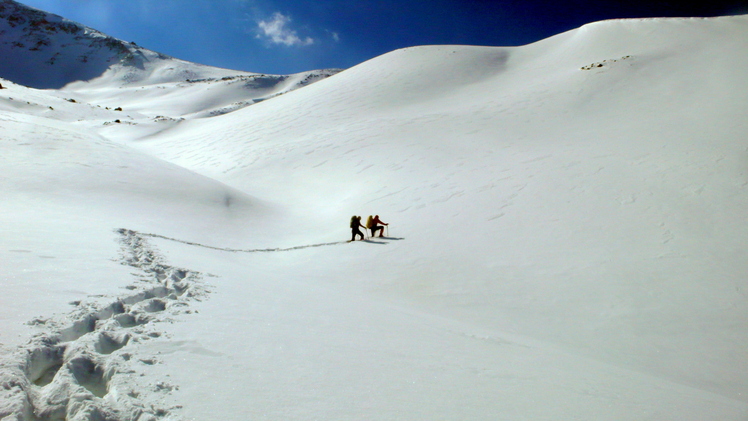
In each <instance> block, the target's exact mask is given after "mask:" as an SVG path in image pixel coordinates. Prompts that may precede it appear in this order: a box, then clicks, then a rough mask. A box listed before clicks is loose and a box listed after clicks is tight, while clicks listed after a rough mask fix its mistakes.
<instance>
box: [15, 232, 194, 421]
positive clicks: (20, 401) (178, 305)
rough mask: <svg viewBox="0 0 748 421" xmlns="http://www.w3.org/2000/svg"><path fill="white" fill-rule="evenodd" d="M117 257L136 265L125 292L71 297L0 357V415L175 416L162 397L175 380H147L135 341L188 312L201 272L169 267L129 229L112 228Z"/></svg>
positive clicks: (48, 418)
mask: <svg viewBox="0 0 748 421" xmlns="http://www.w3.org/2000/svg"><path fill="white" fill-rule="evenodd" d="M116 232H117V233H118V234H119V236H120V238H119V241H120V243H121V244H122V249H121V253H122V255H121V257H120V260H121V263H122V264H124V265H128V266H131V267H133V268H135V269H137V270H138V272H137V273H133V275H134V276H136V277H137V281H136V282H135V283H134V284H132V285H129V286H127V289H128V290H130V292H129V293H128V294H126V295H123V296H120V297H114V298H112V297H109V298H106V297H90V299H91V302H87V301H83V302H73V303H71V304H73V305H75V306H76V308H75V309H74V310H73V311H71V312H70V313H68V314H65V315H58V316H53V317H51V318H49V319H42V318H37V319H34V320H32V321H31V322H29V324H31V325H36V326H38V327H40V328H41V329H42V330H41V332H40V333H38V334H36V335H35V336H34V337H33V338H32V339H31V340H30V341H29V343H28V344H26V345H23V346H20V347H18V348H17V349H16V350H15V351H13V352H11V353H10V354H8V355H3V356H0V419H2V420H7V421H58V420H66V421H76V420H107V421H158V420H162V419H179V416H178V414H175V413H174V409H177V408H178V407H167V405H166V404H165V403H164V397H165V394H168V393H170V392H171V391H172V390H174V389H178V387H177V386H173V385H170V384H168V383H166V382H164V381H159V382H157V383H155V384H149V383H148V381H147V380H145V377H142V374H143V369H144V368H147V366H148V365H152V364H153V363H154V362H156V360H154V359H153V358H139V357H138V356H137V352H138V344H142V343H144V342H146V341H148V340H152V339H154V338H158V337H161V336H163V335H164V333H163V332H161V331H159V329H158V323H161V322H169V321H172V319H171V317H172V316H176V315H178V314H183V313H192V310H190V309H189V305H190V304H189V303H190V302H191V301H195V300H201V299H203V298H205V297H206V296H207V294H208V293H209V291H208V290H207V289H206V287H205V286H204V284H203V283H202V280H201V279H202V276H201V274H200V273H198V272H195V271H192V270H189V269H183V268H177V267H173V266H170V265H168V264H167V263H166V261H165V260H164V259H163V258H162V257H161V256H160V255H159V254H158V253H157V252H156V250H155V249H154V248H152V247H151V246H150V245H149V244H148V242H147V240H146V239H145V238H144V237H143V236H142V235H140V234H138V233H137V232H135V231H132V230H126V229H119V230H117V231H116Z"/></svg>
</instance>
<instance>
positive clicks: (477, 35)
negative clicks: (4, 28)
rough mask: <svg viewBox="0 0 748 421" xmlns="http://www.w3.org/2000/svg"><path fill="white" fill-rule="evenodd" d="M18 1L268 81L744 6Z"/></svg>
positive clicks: (745, 8) (724, 0)
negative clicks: (269, 76) (426, 51)
mask: <svg viewBox="0 0 748 421" xmlns="http://www.w3.org/2000/svg"><path fill="white" fill-rule="evenodd" d="M23 3H24V4H27V5H29V6H32V7H36V8H39V9H42V10H45V11H48V12H52V13H56V14H58V15H61V16H65V17H66V18H68V19H71V20H74V21H76V22H80V23H82V24H84V25H87V26H90V27H92V28H96V29H98V30H100V31H102V32H104V33H106V34H109V35H111V36H114V37H116V38H120V39H122V40H125V41H132V42H136V43H137V44H139V45H142V46H144V47H146V48H149V49H151V50H154V51H159V52H161V53H164V54H168V55H171V56H174V57H177V58H180V59H183V60H188V61H192V62H196V63H201V64H207V65H211V66H217V67H223V68H229V69H236V70H244V71H251V72H260V73H273V74H291V73H298V72H302V71H307V70H312V69H323V68H349V67H352V66H354V65H356V64H359V63H361V62H363V61H366V60H368V59H370V58H373V57H375V56H378V55H381V54H384V53H387V52H389V51H392V50H395V49H398V48H403V47H409V46H415V45H448V44H463V45H481V46H516V45H524V44H529V43H532V42H535V41H539V40H541V39H544V38H547V37H550V36H552V35H555V34H558V33H561V32H564V31H568V30H571V29H574V28H577V27H579V26H582V25H584V24H586V23H589V22H594V21H599V20H604V19H615V18H645V17H690V16H698V17H708V16H722V15H732V14H742V13H748V0H714V1H695V2H693V1H692V2H682V1H664V0H660V1H624V0H620V1H619V0H616V1H595V0H575V1H566V2H559V1H549V0H525V1H516V0H511V1H506V0H505V1H479V0H469V1H458V0H434V1H429V2H407V1H394V0H376V1H375V0H362V1H342V0H332V1H324V2H310V1H303V2H298V1H290V0H219V1H213V0H193V1H189V2H185V1H181V0H133V1H128V2H127V3H122V2H115V1H109V0H89V1H78V0H76V1H71V0H25V1H23Z"/></svg>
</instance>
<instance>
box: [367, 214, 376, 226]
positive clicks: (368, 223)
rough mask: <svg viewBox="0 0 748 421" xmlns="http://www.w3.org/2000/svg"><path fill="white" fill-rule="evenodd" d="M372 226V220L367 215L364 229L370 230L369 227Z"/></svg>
mask: <svg viewBox="0 0 748 421" xmlns="http://www.w3.org/2000/svg"><path fill="white" fill-rule="evenodd" d="M373 226H374V218H373V217H372V216H371V215H369V217H368V218H367V219H366V228H367V229H371V227H373Z"/></svg>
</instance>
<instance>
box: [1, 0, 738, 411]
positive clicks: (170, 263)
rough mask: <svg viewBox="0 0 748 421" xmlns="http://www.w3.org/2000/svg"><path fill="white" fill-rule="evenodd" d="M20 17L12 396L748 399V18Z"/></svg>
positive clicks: (473, 401) (9, 112) (27, 407)
mask: <svg viewBox="0 0 748 421" xmlns="http://www.w3.org/2000/svg"><path fill="white" fill-rule="evenodd" d="M65 28H67V29H65ZM0 31H2V37H0V54H2V55H3V57H13V60H3V61H2V63H0V77H2V79H0V84H2V88H3V89H1V90H0V133H1V134H2V142H0V167H1V168H3V173H2V175H0V191H2V193H3V201H2V212H0V226H2V227H3V235H2V237H0V267H2V273H1V274H0V285H2V291H3V294H0V326H2V328H1V329H0V420H3V421H11V420H12V421H17V420H24V421H41V420H43V421H57V420H107V421H130V420H133V421H135V420H138V421H145V420H193V419H194V420H207V419H221V420H244V419H260V420H262V419H267V420H278V419H284V420H307V419H326V420H328V419H371V420H392V419H407V420H433V419H443V420H463V419H473V420H518V419H523V420H524V419H533V420H536V419H537V420H540V419H548V420H550V419H553V420H578V419H604V420H632V421H633V420H637V421H640V420H657V421H662V420H679V421H682V420H694V421H697V420H698V421H700V420H705V419H719V420H745V419H746V417H748V358H747V356H746V351H745V350H746V349H748V292H747V291H748V289H747V288H748V286H747V285H746V279H747V275H748V261H747V260H746V258H745V250H746V238H748V232H747V230H748V223H746V222H748V221H746V213H745V209H748V188H747V186H748V165H747V163H748V139H747V138H746V133H748V119H746V118H745V116H746V115H748V96H747V95H746V92H748V78H746V72H745V69H747V68H748V17H746V16H735V17H722V18H710V19H633V20H614V21H604V22H597V23H593V24H590V25H586V26H584V27H581V28H578V29H576V30H572V31H569V32H566V33H563V34H559V35H557V36H555V37H552V38H549V39H546V40H543V41H540V42H537V43H534V44H530V45H526V46H522V47H513V48H502V47H477V46H447V45H442V46H421V47H412V48H406V49H402V50H397V51H393V52H391V53H388V54H385V55H383V56H380V57H376V58H374V59H372V60H369V61H367V62H365V63H361V64H360V65H358V66H355V67H353V68H351V69H347V70H345V71H343V72H338V71H334V70H331V71H313V72H307V73H302V74H299V75H289V76H273V75H257V74H251V73H241V72H233V71H229V70H225V69H214V68H210V67H206V66H201V65H197V64H193V63H188V62H184V61H180V60H178V59H174V58H170V57H165V56H162V55H159V54H158V53H155V52H151V51H149V50H146V49H143V48H141V47H139V46H134V45H132V44H129V43H122V42H121V41H118V40H113V39H111V38H109V37H107V36H106V35H103V34H100V33H98V32H96V31H94V30H92V29H90V28H85V27H82V26H80V25H78V24H75V23H72V22H69V21H66V20H64V19H63V18H60V17H55V16H53V15H49V14H45V13H44V12H40V11H36V10H34V9H29V8H26V7H25V6H22V5H20V4H19V3H16V2H13V1H9V0H4V1H2V2H0ZM33 40H38V41H37V43H39V42H40V44H39V45H38V46H37V43H33V42H32V41H33ZM45 40H46V41H45ZM96 40H102V41H96ZM97 42H98V44H97ZM18 44H23V46H20V45H18ZM35 47H36V48H37V49H36V50H35V49H34V48H35ZM82 54H83V55H85V56H86V60H85V61H83V60H81V59H80V57H81V55H82ZM130 55H132V57H130ZM50 57H56V58H55V60H54V63H53V64H50V63H49V61H50ZM21 63H24V64H23V65H21ZM22 68H25V69H34V70H33V71H23V70H21V69H22ZM311 82H314V83H311ZM353 214H356V215H362V216H364V218H365V217H366V216H367V215H369V214H372V215H373V214H379V215H380V217H381V219H382V220H383V221H385V222H387V223H389V224H390V225H389V226H387V231H386V235H385V237H383V238H380V237H376V238H373V237H372V238H367V239H366V240H364V241H356V242H351V243H347V242H346V240H348V239H349V238H350V228H349V227H348V221H349V220H350V217H351V215H353Z"/></svg>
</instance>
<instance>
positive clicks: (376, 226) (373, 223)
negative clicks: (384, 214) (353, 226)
mask: <svg viewBox="0 0 748 421" xmlns="http://www.w3.org/2000/svg"><path fill="white" fill-rule="evenodd" d="M382 225H389V224H386V223H384V222H382V221H381V220H380V219H379V215H374V217H373V218H372V217H371V215H369V218H368V219H366V228H368V229H370V230H371V236H372V237H376V236H377V231H379V237H380V238H381V237H384V227H383V226H382Z"/></svg>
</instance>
